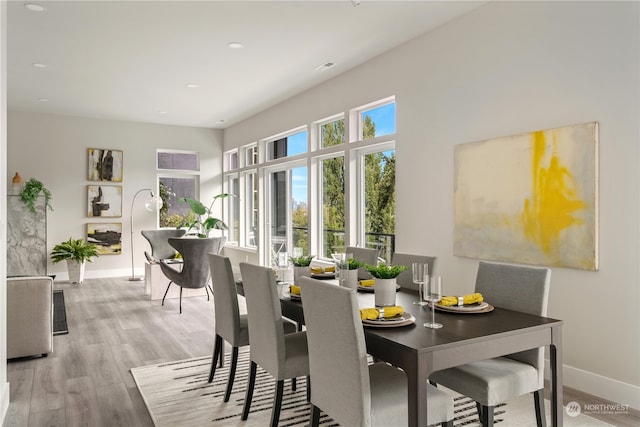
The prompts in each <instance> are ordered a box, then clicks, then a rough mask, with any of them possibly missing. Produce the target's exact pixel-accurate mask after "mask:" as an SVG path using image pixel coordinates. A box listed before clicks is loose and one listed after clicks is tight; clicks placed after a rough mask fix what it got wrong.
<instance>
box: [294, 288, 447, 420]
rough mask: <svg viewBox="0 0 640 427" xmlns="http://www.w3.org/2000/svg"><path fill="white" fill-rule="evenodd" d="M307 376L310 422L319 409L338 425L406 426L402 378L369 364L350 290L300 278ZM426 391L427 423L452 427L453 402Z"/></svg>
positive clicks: (390, 368) (437, 392)
mask: <svg viewBox="0 0 640 427" xmlns="http://www.w3.org/2000/svg"><path fill="white" fill-rule="evenodd" d="M300 288H301V292H300V294H301V296H302V305H303V308H304V318H305V324H306V327H307V341H308V345H309V370H310V374H311V382H312V384H313V388H312V389H311V403H312V405H313V406H312V411H311V416H310V423H311V426H312V427H317V426H318V424H319V420H320V411H321V410H322V411H323V412H325V413H326V414H328V416H330V417H331V418H332V419H333V420H334V421H336V422H338V423H339V424H340V425H342V426H381V427H382V426H384V427H386V426H402V425H407V423H408V408H407V399H408V397H407V377H406V374H405V373H404V372H403V371H402V370H400V369H397V368H395V367H393V366H391V365H388V364H386V363H382V362H380V363H374V364H369V363H368V357H367V348H366V342H365V337H364V330H363V326H362V321H361V320H360V311H359V309H358V302H357V300H356V294H355V291H354V290H352V289H348V288H344V287H340V286H335V285H332V284H328V283H325V282H322V281H319V280H314V279H311V278H309V277H302V278H300ZM425 387H427V395H428V399H427V404H428V406H427V417H428V423H429V424H430V425H431V424H434V423H443V425H447V426H452V425H453V422H452V420H453V399H452V398H451V396H450V395H448V394H447V393H446V392H444V391H441V390H438V389H436V388H434V387H432V386H431V385H428V384H425Z"/></svg>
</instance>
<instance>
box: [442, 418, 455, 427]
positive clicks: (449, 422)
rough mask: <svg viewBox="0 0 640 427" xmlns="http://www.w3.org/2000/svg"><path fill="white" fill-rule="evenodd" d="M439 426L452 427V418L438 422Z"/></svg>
mask: <svg viewBox="0 0 640 427" xmlns="http://www.w3.org/2000/svg"><path fill="white" fill-rule="evenodd" d="M440 426H441V427H453V420H449V421H445V422H443V423H442V424H440Z"/></svg>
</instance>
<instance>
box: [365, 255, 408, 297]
mask: <svg viewBox="0 0 640 427" xmlns="http://www.w3.org/2000/svg"><path fill="white" fill-rule="evenodd" d="M364 268H365V269H366V270H367V271H368V272H369V273H371V275H372V276H373V277H374V279H375V285H374V286H375V287H374V292H375V301H376V302H375V304H376V306H377V307H388V306H394V305H396V287H397V286H396V285H397V284H396V279H397V277H398V276H399V275H400V273H402V272H403V271H405V270H406V269H407V267H406V266H404V265H387V264H379V265H368V264H367V265H365V267H364Z"/></svg>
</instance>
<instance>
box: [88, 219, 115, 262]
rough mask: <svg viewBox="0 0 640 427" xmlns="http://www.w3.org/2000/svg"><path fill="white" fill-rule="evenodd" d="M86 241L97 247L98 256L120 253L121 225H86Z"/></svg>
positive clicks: (111, 223) (103, 223)
mask: <svg viewBox="0 0 640 427" xmlns="http://www.w3.org/2000/svg"><path fill="white" fill-rule="evenodd" d="M87 241H88V242H90V243H93V244H95V245H96V246H97V247H98V254H99V255H119V254H121V253H122V223H121V222H110V223H108V222H101V223H88V224H87Z"/></svg>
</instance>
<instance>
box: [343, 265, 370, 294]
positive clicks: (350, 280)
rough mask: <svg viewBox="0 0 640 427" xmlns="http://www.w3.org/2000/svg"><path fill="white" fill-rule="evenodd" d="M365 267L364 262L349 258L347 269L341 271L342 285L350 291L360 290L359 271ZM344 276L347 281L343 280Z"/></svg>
mask: <svg viewBox="0 0 640 427" xmlns="http://www.w3.org/2000/svg"><path fill="white" fill-rule="evenodd" d="M364 265H365V263H364V262H362V261H358V260H357V259H355V258H349V259H348V261H347V262H346V265H345V267H347V268H346V270H345V269H343V270H341V271H340V282H341V283H340V284H341V285H342V286H345V287H347V288H350V289H358V269H359V268H360V267H363V266H364ZM342 274H345V275H346V277H345V278H344V279H345V280H342V279H343V278H342Z"/></svg>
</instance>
